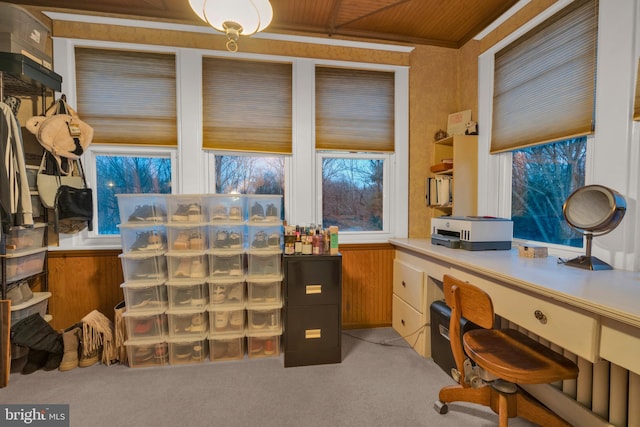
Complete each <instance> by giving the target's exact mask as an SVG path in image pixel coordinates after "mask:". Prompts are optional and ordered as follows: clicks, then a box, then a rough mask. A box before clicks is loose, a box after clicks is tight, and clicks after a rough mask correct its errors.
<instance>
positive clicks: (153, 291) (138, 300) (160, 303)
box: [120, 282, 167, 312]
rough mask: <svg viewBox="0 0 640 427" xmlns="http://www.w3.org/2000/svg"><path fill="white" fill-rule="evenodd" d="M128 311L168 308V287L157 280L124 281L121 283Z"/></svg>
mask: <svg viewBox="0 0 640 427" xmlns="http://www.w3.org/2000/svg"><path fill="white" fill-rule="evenodd" d="M120 288H122V293H123V294H124V301H125V305H126V307H127V311H145V312H148V311H153V310H162V309H166V308H167V287H166V286H165V284H164V283H156V282H124V283H123V284H121V285H120Z"/></svg>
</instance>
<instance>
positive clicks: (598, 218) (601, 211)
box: [562, 185, 627, 270]
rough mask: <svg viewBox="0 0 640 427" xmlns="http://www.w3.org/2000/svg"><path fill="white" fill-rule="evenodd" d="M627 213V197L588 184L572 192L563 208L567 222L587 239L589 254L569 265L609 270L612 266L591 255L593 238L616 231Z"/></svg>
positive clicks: (587, 251) (571, 261)
mask: <svg viewBox="0 0 640 427" xmlns="http://www.w3.org/2000/svg"><path fill="white" fill-rule="evenodd" d="M626 210H627V204H626V202H625V200H624V197H622V195H620V193H618V192H617V191H614V190H612V189H610V188H607V187H605V186H602V185H586V186H584V187H580V188H578V189H577V190H576V191H574V192H573V193H571V195H570V196H569V197H568V198H567V200H566V201H565V202H564V205H563V206H562V213H563V214H564V218H565V220H566V221H567V223H568V224H569V225H570V226H571V227H573V228H574V229H576V230H577V231H578V232H580V233H582V234H584V236H585V237H586V240H587V242H586V255H584V256H579V257H578V258H575V259H572V260H570V261H567V262H566V264H567V265H570V266H573V267H580V268H585V269H589V270H610V269H611V266H610V265H609V264H607V263H605V262H603V261H601V260H599V259H598V258H596V257H592V256H591V244H592V240H593V236H601V235H603V234H606V233H609V232H610V231H612V230H613V229H615V228H616V227H617V226H618V224H620V221H622V218H623V217H624V214H625V212H626Z"/></svg>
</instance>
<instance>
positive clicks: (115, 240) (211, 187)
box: [50, 19, 409, 250]
mask: <svg viewBox="0 0 640 427" xmlns="http://www.w3.org/2000/svg"><path fill="white" fill-rule="evenodd" d="M116 22H117V19H114V23H116ZM350 44H351V45H353V47H358V46H359V45H360V44H359V43H358V42H352V43H350ZM367 45H368V46H372V47H373V46H377V45H374V44H367ZM76 46H83V47H84V46H88V47H96V48H105V49H118V48H121V49H129V50H136V49H139V50H141V51H150V52H153V51H158V52H170V53H173V54H175V56H176V67H177V69H176V78H177V80H178V81H177V84H176V89H177V94H176V96H177V116H178V117H177V122H178V147H177V148H169V149H167V150H168V151H166V152H167V153H170V155H171V166H172V175H173V178H172V188H173V191H174V194H199V193H212V192H214V191H215V183H214V182H213V178H214V174H213V173H210V171H212V169H210V168H212V167H213V165H215V155H216V154H225V155H247V154H251V153H234V152H230V151H224V152H222V151H216V150H202V123H203V117H202V103H201V102H193V101H192V100H193V99H194V97H197V98H196V99H199V97H200V96H201V93H202V57H204V56H207V57H211V56H220V57H236V58H238V59H250V60H251V59H255V60H263V61H264V60H266V61H275V62H291V63H292V66H293V88H292V90H293V112H292V114H293V118H292V119H293V124H292V125H293V130H292V133H293V135H292V139H293V141H292V144H293V147H292V148H293V150H292V151H293V154H292V155H291V156H285V183H284V185H285V198H284V209H285V214H286V215H287V217H286V220H287V221H288V222H289V223H290V224H300V225H305V224H309V223H318V222H319V221H321V220H322V213H321V212H322V210H321V196H320V202H318V195H317V194H316V191H317V187H316V181H317V180H318V179H320V180H321V177H320V178H318V174H319V173H321V169H320V168H318V167H317V158H318V155H317V153H316V150H315V144H314V141H315V128H314V124H315V98H314V97H313V93H314V90H315V87H314V84H315V74H314V70H315V67H316V66H317V65H318V66H337V67H347V68H356V69H363V70H367V69H370V70H379V71H390V72H394V73H395V88H394V99H395V108H394V111H395V116H394V117H395V133H394V138H395V152H394V153H390V154H389V155H388V159H387V161H385V168H388V171H389V172H388V173H387V174H386V177H385V179H386V180H387V181H386V182H387V183H388V184H385V190H384V191H385V195H386V197H385V199H384V203H385V209H386V210H385V220H386V221H385V223H387V224H388V229H387V230H386V232H385V233H381V232H374V233H375V234H374V233H369V232H362V233H341V236H340V243H341V244H345V243H380V242H385V243H386V242H387V241H388V239H389V238H392V237H397V238H402V237H407V235H408V213H407V212H408V205H409V200H408V194H409V182H408V172H407V171H408V164H409V154H408V153H409V66H404V65H390V64H374V63H362V62H353V61H343V60H323V59H317V58H301V57H289V56H280V55H271V54H254V53H242V52H237V53H235V54H230V53H229V52H223V51H213V50H205V49H191V48H179V47H172V46H155V45H146V44H136V43H120V42H107V41H96V40H84V39H67V38H54V64H55V71H56V72H57V73H59V74H61V75H63V76H64V79H63V85H62V92H63V93H65V94H66V95H67V100H68V102H69V103H70V105H72V106H73V105H75V104H76V90H75V63H74V49H75V47H76ZM379 47H380V48H382V49H384V45H380V46H379ZM79 114H80V116H81V117H82V112H81V111H80V112H79ZM185 141H186V143H185ZM121 149H122V150H124V151H122V152H123V153H124V152H126V153H129V154H134V155H135V154H140V155H145V153H148V151H145V149H144V147H138V146H125V147H122V148H121ZM151 150H155V152H161V149H160V147H152V148H151ZM94 152H95V153H102V154H106V153H115V152H117V151H116V150H115V147H111V146H107V147H106V148H103V147H101V146H98V145H97V144H96V145H93V144H92V145H91V146H90V147H89V149H88V150H87V152H86V153H85V155H84V156H83V157H84V163H85V164H86V165H87V166H88V168H87V169H88V171H87V178H88V181H89V186H91V185H93V183H95V182H96V177H95V172H94V171H93V169H94V164H93V163H94V162H95V157H92V156H94V154H93V153H94ZM163 152H164V151H163ZM253 154H255V155H260V153H253ZM367 156H370V155H367ZM90 163H92V164H90ZM402 165H404V167H402ZM310 173H311V176H312V179H309V174H310ZM320 182H321V181H320ZM387 210H388V211H387ZM318 212H320V213H319V214H318ZM59 243H60V244H59V246H58V247H51V248H50V249H52V250H72V249H117V248H120V247H121V245H120V238H119V235H116V236H113V235H111V236H98V235H97V233H95V232H88V231H86V230H85V231H83V232H81V233H79V234H77V235H60V242H59Z"/></svg>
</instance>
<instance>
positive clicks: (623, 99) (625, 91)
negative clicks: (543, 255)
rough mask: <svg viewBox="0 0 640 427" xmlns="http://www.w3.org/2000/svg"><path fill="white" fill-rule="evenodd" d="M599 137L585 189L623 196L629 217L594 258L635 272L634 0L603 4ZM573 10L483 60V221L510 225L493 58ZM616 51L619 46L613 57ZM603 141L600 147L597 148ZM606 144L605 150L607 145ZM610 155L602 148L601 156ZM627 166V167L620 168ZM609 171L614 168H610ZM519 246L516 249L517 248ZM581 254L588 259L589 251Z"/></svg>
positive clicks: (556, 250)
mask: <svg viewBox="0 0 640 427" xmlns="http://www.w3.org/2000/svg"><path fill="white" fill-rule="evenodd" d="M599 2H600V10H599V21H598V63H597V71H596V72H597V76H598V81H597V87H596V132H595V134H594V135H593V136H590V137H589V138H588V139H587V164H586V176H585V182H586V184H592V183H598V184H602V185H606V186H610V187H611V188H613V189H615V190H616V191H619V192H620V193H621V194H623V195H624V197H625V198H626V199H627V212H626V215H625V218H624V219H623V221H622V223H621V224H620V226H619V227H618V228H616V230H614V231H613V232H611V233H609V234H608V235H605V236H602V237H596V238H595V239H594V240H593V252H592V254H593V256H596V257H598V258H600V259H602V260H603V261H605V262H607V263H609V264H610V265H612V266H613V267H614V268H620V269H626V270H638V268H640V253H639V252H638V251H637V250H636V247H637V243H636V242H638V236H639V235H640V230H638V229H637V227H635V226H634V224H635V223H637V220H636V218H637V206H636V204H635V203H629V202H630V201H633V200H637V194H638V193H639V190H640V173H639V171H638V170H637V169H638V168H637V167H636V165H637V164H639V163H640V150H638V149H636V148H635V147H636V146H637V145H638V144H639V140H640V132H638V131H637V129H638V126H637V124H636V123H632V121H631V119H630V118H631V109H632V108H633V95H634V88H635V86H634V84H635V74H634V72H635V70H636V67H637V64H636V62H637V57H638V50H639V49H640V47H639V46H638V44H637V43H635V41H636V40H638V39H640V21H638V20H637V17H638V16H639V15H640V11H639V10H638V8H637V6H636V4H635V2H634V0H619V1H618V0H599ZM569 3H571V0H559V1H558V2H556V3H554V4H553V5H552V6H551V7H549V8H548V9H546V10H545V11H543V12H542V13H541V14H539V15H538V16H536V17H535V18H533V19H532V20H531V21H529V22H528V23H526V24H524V25H523V26H522V27H520V28H519V29H518V30H517V31H515V32H514V33H513V34H511V35H510V36H508V37H506V38H505V39H503V40H502V41H500V42H499V43H497V44H496V45H495V46H493V47H492V48H490V49H489V50H487V51H486V52H484V53H483V54H481V55H480V56H479V58H478V122H479V123H481V126H480V132H479V136H478V150H479V151H478V171H479V174H478V214H480V215H493V216H502V217H510V215H511V197H510V194H511V154H510V153H502V154H496V155H491V154H489V147H490V138H491V132H490V129H491V117H492V100H493V74H494V55H495V53H496V52H497V51H498V50H500V49H502V48H503V47H505V46H506V45H508V44H509V43H511V42H513V41H514V40H515V39H516V38H518V37H520V36H521V35H523V34H524V33H525V32H527V31H529V30H530V29H531V28H533V27H534V26H536V25H538V24H539V23H541V22H543V21H544V20H545V19H547V18H549V17H550V16H551V15H553V14H554V13H555V12H557V11H558V10H560V9H562V8H563V7H565V6H567V5H568V4H569ZM611 46H615V49H612V48H611ZM599 141H600V142H599ZM603 144H604V145H603ZM602 147H605V148H602ZM623 159H624V160H623ZM612 165H616V167H615V168H612ZM518 243H520V242H518V241H516V242H515V244H518ZM545 246H548V247H549V252H550V253H551V254H552V255H556V256H559V257H567V258H568V257H572V256H575V255H576V251H577V249H571V248H568V247H567V246H558V245H549V244H545ZM578 254H580V255H583V254H584V251H579V252H578Z"/></svg>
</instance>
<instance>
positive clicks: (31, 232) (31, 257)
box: [0, 5, 62, 386]
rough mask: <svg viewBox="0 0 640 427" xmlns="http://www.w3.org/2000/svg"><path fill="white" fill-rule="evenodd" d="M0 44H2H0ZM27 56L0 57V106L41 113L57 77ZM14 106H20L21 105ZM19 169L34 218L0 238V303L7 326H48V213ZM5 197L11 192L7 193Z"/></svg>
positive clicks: (15, 358)
mask: <svg viewBox="0 0 640 427" xmlns="http://www.w3.org/2000/svg"><path fill="white" fill-rule="evenodd" d="M8 6H10V5H8ZM11 7H12V6H11ZM18 12H20V11H19V10H18ZM47 34H48V33H46V34H42V37H43V40H44V39H45V38H46V37H48V35H47ZM6 35H9V36H10V37H14V36H15V34H12V33H5V36H6ZM0 42H2V40H1V39H0ZM17 42H19V40H18V41H15V40H13V41H12V44H11V46H10V48H11V49H8V50H13V49H12V47H13V46H14V45H16V46H18V45H19V43H18V44H16V43H17ZM3 46H4V45H3ZM4 48H5V47H3V49H4ZM27 50H29V49H27ZM30 51H32V52H33V53H34V54H31V55H29V56H26V55H24V54H22V53H17V52H0V101H3V102H4V101H5V100H8V98H7V97H15V98H16V99H17V100H21V99H27V98H28V99H31V100H32V101H33V105H34V107H37V106H38V104H39V102H41V108H39V109H40V110H41V111H42V112H43V113H44V111H45V110H46V104H47V97H48V96H51V98H52V99H53V96H54V92H55V91H60V90H61V84H62V77H61V76H59V75H58V74H56V73H54V72H53V71H51V70H50V69H49V68H47V67H45V66H44V65H43V63H42V61H40V62H36V59H37V58H36V56H37V54H40V53H42V52H39V51H38V50H37V49H36V50H35V51H33V50H30ZM25 53H27V52H26V51H25ZM43 55H44V54H43ZM49 61H50V59H49ZM45 65H49V67H50V65H51V64H50V62H49V63H48V64H45ZM14 102H15V104H16V105H18V106H19V105H20V102H16V101H14ZM23 161H24V159H23ZM24 166H25V170H26V172H27V181H28V188H25V189H22V188H21V190H20V191H28V192H29V197H30V199H31V204H32V212H33V217H34V218H35V220H36V221H35V223H34V226H33V227H31V226H13V227H11V229H10V230H9V232H8V233H2V235H1V238H0V266H1V270H2V276H1V283H0V284H1V287H0V299H3V300H4V299H10V300H11V301H12V306H11V324H15V323H16V322H18V321H19V320H20V319H23V318H25V317H27V316H29V315H31V314H33V313H40V315H41V316H42V317H44V318H45V319H47V320H51V317H50V316H49V315H47V314H46V313H47V306H48V299H49V298H50V297H51V293H50V292H47V291H48V289H47V288H48V286H47V244H48V233H47V213H46V210H45V209H43V208H42V207H41V205H40V199H39V196H38V193H37V191H36V188H35V172H37V168H36V167H34V165H31V166H30V167H29V165H27V164H25V165H24ZM2 191H5V189H3V190H2ZM6 191H11V190H10V189H6ZM35 281H38V283H39V284H40V288H41V292H32V291H31V287H32V286H33V283H34V282H35ZM7 341H8V340H7ZM3 342H4V341H3ZM26 350H27V349H26V348H23V347H18V346H16V345H13V344H12V346H11V370H12V371H15V370H19V369H21V368H20V365H21V364H24V362H25V361H26V356H27V351H26ZM0 386H2V385H0Z"/></svg>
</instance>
